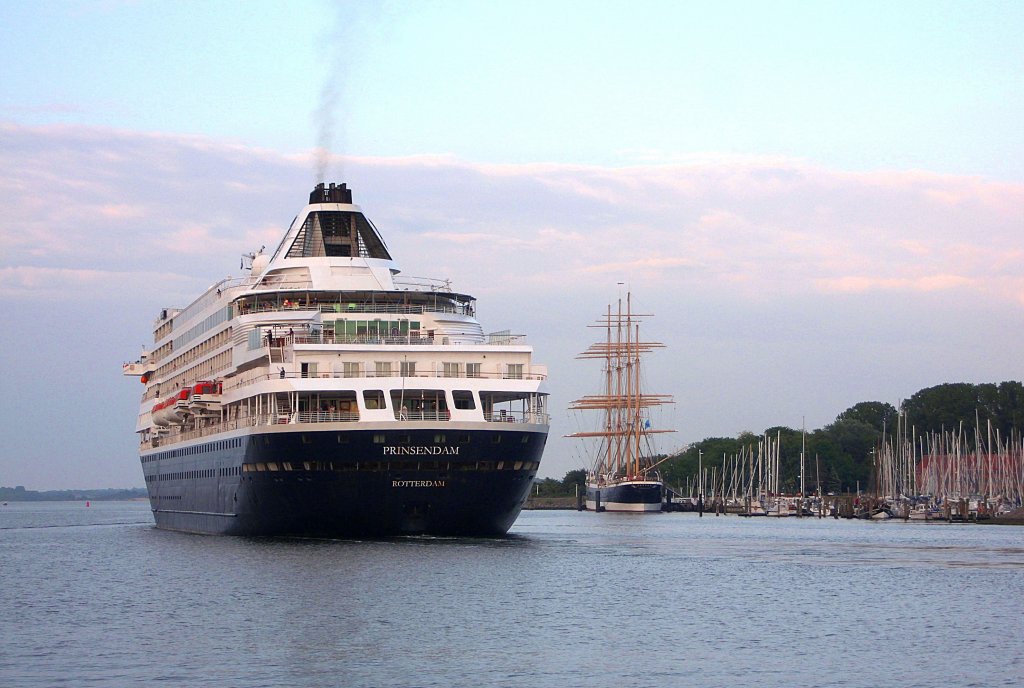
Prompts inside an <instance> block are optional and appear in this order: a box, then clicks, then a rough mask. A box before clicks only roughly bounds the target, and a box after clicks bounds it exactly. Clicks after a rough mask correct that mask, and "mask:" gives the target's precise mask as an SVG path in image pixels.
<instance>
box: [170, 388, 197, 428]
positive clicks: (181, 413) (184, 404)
mask: <svg viewBox="0 0 1024 688" xmlns="http://www.w3.org/2000/svg"><path fill="white" fill-rule="evenodd" d="M191 397H192V388H191V387H186V388H185V389H183V390H181V391H180V392H178V393H177V394H175V395H174V396H173V397H171V398H170V399H168V402H169V404H168V411H169V413H168V418H167V420H168V421H169V422H171V423H173V424H174V425H181V424H182V423H184V422H185V417H186V416H188V402H189V399H190V398H191Z"/></svg>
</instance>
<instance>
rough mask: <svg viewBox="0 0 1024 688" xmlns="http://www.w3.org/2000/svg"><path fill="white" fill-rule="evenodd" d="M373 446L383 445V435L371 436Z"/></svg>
mask: <svg viewBox="0 0 1024 688" xmlns="http://www.w3.org/2000/svg"><path fill="white" fill-rule="evenodd" d="M373 443H374V444H384V433H377V434H375V435H374V436H373Z"/></svg>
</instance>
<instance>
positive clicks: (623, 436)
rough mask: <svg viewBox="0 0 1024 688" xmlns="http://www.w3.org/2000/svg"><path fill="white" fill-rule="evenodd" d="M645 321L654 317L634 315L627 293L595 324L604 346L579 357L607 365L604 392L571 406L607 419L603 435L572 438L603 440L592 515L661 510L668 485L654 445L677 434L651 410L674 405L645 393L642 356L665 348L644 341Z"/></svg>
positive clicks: (589, 500)
mask: <svg viewBox="0 0 1024 688" xmlns="http://www.w3.org/2000/svg"><path fill="white" fill-rule="evenodd" d="M646 317H650V316H649V315H645V314H639V313H634V312H633V310H632V297H631V295H630V294H627V295H626V304H625V308H623V303H622V299H619V301H618V306H617V309H616V310H615V311H614V312H613V311H612V307H611V306H610V305H609V306H608V309H607V313H606V314H605V315H604V317H602V318H601V319H599V320H598V322H597V324H596V325H591V327H597V328H601V329H603V330H605V339H604V341H600V342H596V343H594V344H591V345H590V348H588V349H587V350H586V351H584V352H583V353H581V354H580V355H579V356H577V358H581V359H598V360H600V361H602V363H603V372H604V390H603V391H602V393H601V394H596V395H592V396H585V397H582V398H580V399H577V400H575V401H574V402H572V404H571V405H570V407H569V408H570V409H572V410H583V411H599V412H600V413H601V414H602V418H603V422H602V426H601V428H600V429H599V430H597V431H593V432H577V433H574V434H572V435H569V437H580V438H597V439H598V440H599V442H598V450H597V454H596V457H595V460H594V467H593V470H591V471H590V472H589V473H588V475H587V496H586V505H587V509H590V510H593V511H636V512H647V511H661V508H662V500H663V494H664V491H665V486H664V483H663V482H662V480H661V476H660V474H659V473H658V471H657V462H656V461H655V459H654V458H653V452H652V449H651V443H650V441H649V440H650V436H651V435H653V434H656V433H663V432H675V431H674V430H670V429H655V428H653V427H652V426H651V420H650V418H649V416H648V410H649V409H651V408H653V407H657V406H662V405H664V404H670V403H673V402H672V397H671V396H669V395H665V394H648V393H645V392H644V391H642V368H641V357H642V356H643V355H644V354H646V353H649V352H650V351H653V350H654V349H657V348H662V347H664V344H660V343H658V342H645V341H642V340H641V339H640V322H641V321H642V320H643V318H646Z"/></svg>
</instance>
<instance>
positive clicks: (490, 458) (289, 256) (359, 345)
mask: <svg viewBox="0 0 1024 688" xmlns="http://www.w3.org/2000/svg"><path fill="white" fill-rule="evenodd" d="M248 263H249V265H248V274H243V276H241V277H239V278H235V279H226V280H223V281H221V282H219V283H217V284H215V285H213V286H212V287H210V288H209V289H208V290H207V291H206V293H204V294H203V295H202V296H200V297H199V298H197V299H196V300H195V301H193V302H192V303H191V304H190V305H188V306H187V307H185V308H165V309H163V310H161V311H160V312H159V317H158V318H157V319H156V322H155V324H154V332H153V345H152V349H151V350H149V351H144V352H143V354H142V356H141V357H140V359H139V360H138V361H137V362H135V363H128V364H125V366H124V374H125V375H129V376H136V377H140V378H141V380H142V383H143V385H144V391H143V394H142V399H141V403H140V408H139V413H138V420H137V423H136V432H137V434H138V438H139V446H140V457H141V461H142V468H143V473H144V474H145V480H146V486H147V488H148V492H149V500H150V506H151V508H152V512H153V515H154V519H155V521H156V525H157V526H158V527H160V528H167V529H172V530H181V531H190V532H197V533H218V534H236V535H263V534H296V535H314V536H392V535H402V534H420V533H425V534H434V535H480V536H499V535H503V534H505V533H506V532H507V531H508V529H509V528H510V527H511V525H512V523H513V522H514V521H515V519H516V517H517V516H518V515H519V512H520V510H521V509H522V506H523V504H524V502H525V500H526V498H527V496H528V495H529V491H530V486H531V485H532V484H533V479H534V477H535V476H536V474H537V470H538V467H539V465H540V461H541V455H542V452H543V450H544V445H545V443H546V441H547V433H548V427H549V418H548V413H547V410H546V406H547V392H546V389H545V387H546V382H545V380H546V377H547V369H546V367H545V366H543V365H538V364H536V363H534V362H533V359H532V354H533V350H532V348H531V347H530V346H529V345H528V344H527V343H526V342H525V341H524V338H523V337H522V336H519V335H513V334H511V333H510V332H508V331H504V332H497V333H494V334H484V331H483V329H482V327H481V325H480V323H479V321H478V320H477V318H476V301H475V299H474V298H473V297H472V296H469V295H468V294H463V293H458V292H455V291H452V289H451V288H450V285H449V284H448V283H447V282H445V281H439V280H429V279H417V278H408V279H407V278H400V277H399V269H398V267H397V265H396V264H395V262H394V261H393V259H392V257H391V253H390V251H389V250H388V248H387V246H386V244H385V243H384V240H383V238H382V237H381V235H380V233H379V232H378V230H377V228H376V227H375V226H374V225H373V224H372V223H371V222H370V221H369V220H368V219H367V218H366V216H365V215H364V214H363V212H362V210H361V209H360V208H359V206H357V205H354V204H353V202H352V192H351V190H350V189H349V188H347V187H346V185H345V184H340V185H336V184H333V183H332V184H330V185H329V186H325V185H324V184H319V185H317V186H316V188H315V189H314V190H313V192H312V193H311V194H310V197H309V203H308V205H306V206H305V207H304V208H303V209H302V211H301V212H300V213H299V214H298V215H297V216H296V218H295V220H294V221H293V222H292V224H291V226H290V227H289V228H288V230H287V232H285V235H284V238H283V239H282V241H281V243H280V245H279V246H278V247H277V250H275V251H274V252H273V254H272V255H266V254H263V253H262V252H259V253H255V254H249V256H248Z"/></svg>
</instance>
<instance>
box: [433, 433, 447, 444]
mask: <svg viewBox="0 0 1024 688" xmlns="http://www.w3.org/2000/svg"><path fill="white" fill-rule="evenodd" d="M434 444H448V438H447V437H445V436H444V435H441V434H438V435H434Z"/></svg>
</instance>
